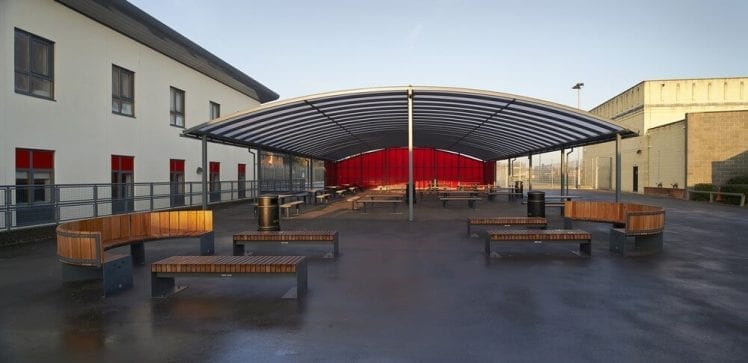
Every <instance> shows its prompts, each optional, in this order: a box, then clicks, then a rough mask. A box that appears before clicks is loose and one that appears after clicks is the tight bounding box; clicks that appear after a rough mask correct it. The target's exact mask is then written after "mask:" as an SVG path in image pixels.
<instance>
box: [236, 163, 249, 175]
mask: <svg viewBox="0 0 748 363" xmlns="http://www.w3.org/2000/svg"><path fill="white" fill-rule="evenodd" d="M238 169H239V175H245V174H246V173H247V164H239V165H238Z"/></svg>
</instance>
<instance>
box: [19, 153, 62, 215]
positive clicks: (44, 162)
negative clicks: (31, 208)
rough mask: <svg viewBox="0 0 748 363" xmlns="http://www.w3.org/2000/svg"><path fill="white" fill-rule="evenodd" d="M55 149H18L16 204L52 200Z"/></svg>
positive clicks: (48, 201)
mask: <svg viewBox="0 0 748 363" xmlns="http://www.w3.org/2000/svg"><path fill="white" fill-rule="evenodd" d="M53 182H54V151H49V150H31V149H16V186H17V188H16V204H23V203H28V204H33V203H50V202H52V188H53V186H52V184H53Z"/></svg>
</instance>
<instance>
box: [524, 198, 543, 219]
mask: <svg viewBox="0 0 748 363" xmlns="http://www.w3.org/2000/svg"><path fill="white" fill-rule="evenodd" d="M527 216H528V217H545V192H527Z"/></svg>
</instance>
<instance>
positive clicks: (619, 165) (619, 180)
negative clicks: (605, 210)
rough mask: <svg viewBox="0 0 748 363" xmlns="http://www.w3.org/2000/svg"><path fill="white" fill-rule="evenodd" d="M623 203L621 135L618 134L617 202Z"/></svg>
mask: <svg viewBox="0 0 748 363" xmlns="http://www.w3.org/2000/svg"><path fill="white" fill-rule="evenodd" d="M620 201H621V134H616V202H620Z"/></svg>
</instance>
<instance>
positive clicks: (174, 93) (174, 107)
mask: <svg viewBox="0 0 748 363" xmlns="http://www.w3.org/2000/svg"><path fill="white" fill-rule="evenodd" d="M170 98H171V119H170V121H169V123H170V125H172V126H177V127H184V91H182V90H181V89H178V88H174V87H170Z"/></svg>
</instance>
